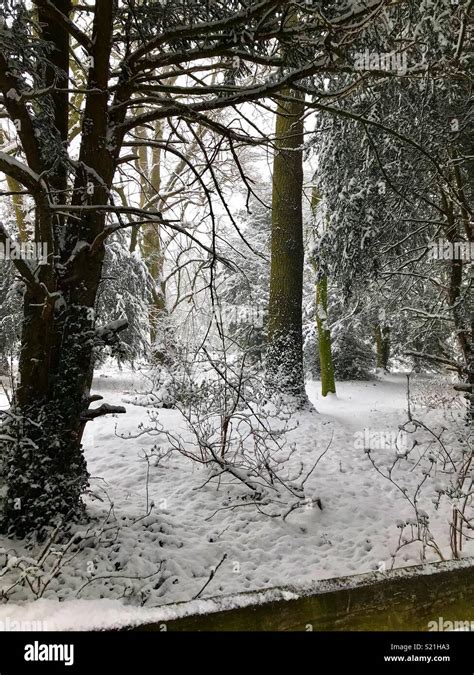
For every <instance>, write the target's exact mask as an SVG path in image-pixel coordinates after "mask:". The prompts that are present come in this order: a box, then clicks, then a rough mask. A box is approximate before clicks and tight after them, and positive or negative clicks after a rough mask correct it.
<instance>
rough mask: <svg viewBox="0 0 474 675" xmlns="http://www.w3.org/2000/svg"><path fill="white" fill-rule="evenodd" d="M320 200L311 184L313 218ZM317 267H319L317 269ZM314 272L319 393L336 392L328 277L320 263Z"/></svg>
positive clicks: (323, 394)
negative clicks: (329, 324)
mask: <svg viewBox="0 0 474 675" xmlns="http://www.w3.org/2000/svg"><path fill="white" fill-rule="evenodd" d="M319 201H320V197H319V192H318V189H317V187H316V185H314V186H313V191H312V195H311V210H312V212H313V218H314V217H315V216H316V211H317V208H318V204H319ZM318 267H319V269H318ZM313 269H314V271H315V274H316V327H317V329H318V346H319V372H320V373H321V395H322V396H327V395H328V394H329V393H331V394H335V393H336V380H335V375H334V362H333V358H332V346H331V331H330V329H329V326H328V278H327V275H326V273H325V272H324V271H323V269H322V268H321V263H320V262H319V264H318V262H317V261H316V257H315V260H314V264H313Z"/></svg>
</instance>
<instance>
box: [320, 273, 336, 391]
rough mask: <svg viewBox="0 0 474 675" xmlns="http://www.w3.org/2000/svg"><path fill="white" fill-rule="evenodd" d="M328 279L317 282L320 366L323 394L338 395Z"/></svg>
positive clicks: (324, 278) (323, 277)
mask: <svg viewBox="0 0 474 675" xmlns="http://www.w3.org/2000/svg"><path fill="white" fill-rule="evenodd" d="M327 319H328V278H327V276H326V275H323V276H321V277H320V278H319V279H318V281H317V282H316V326H317V329H318V342H319V366H320V371H321V394H322V396H327V395H328V394H329V393H331V394H335V393H336V380H335V377H334V363H333V359H332V349H331V331H330V330H329V327H328V323H327Z"/></svg>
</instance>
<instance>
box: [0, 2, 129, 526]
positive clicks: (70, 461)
mask: <svg viewBox="0 0 474 675" xmlns="http://www.w3.org/2000/svg"><path fill="white" fill-rule="evenodd" d="M55 6H56V7H57V8H58V9H60V11H61V12H62V14H63V15H64V16H68V15H69V13H70V10H71V3H70V2H69V1H68V0H59V1H58V2H56V3H55ZM45 11H46V13H45V14H44V16H43V10H42V9H40V10H39V24H40V25H41V26H42V27H43V37H44V38H45V39H46V40H48V41H49V42H51V43H52V44H53V46H54V49H53V50H52V52H51V54H52V56H51V60H52V62H53V64H54V66H55V69H57V70H55V72H50V73H48V72H47V74H46V80H47V82H46V84H48V78H57V77H58V75H57V73H58V72H62V73H64V76H63V78H62V79H63V80H64V81H66V74H67V71H68V60H69V35H68V32H67V30H65V28H64V27H63V25H62V24H61V23H60V22H58V23H57V22H56V20H55V19H54V16H53V17H51V15H50V14H49V11H48V10H45ZM112 26H113V3H112V1H111V0H104V2H103V3H100V4H98V6H97V9H96V15H95V22H94V30H93V34H92V44H93V45H94V47H93V56H94V60H93V63H92V65H91V67H90V71H89V89H91V90H92V91H91V92H90V94H89V95H88V97H87V101H86V105H85V111H84V119H85V120H87V124H86V127H85V128H84V129H83V138H82V142H81V150H80V155H79V162H78V167H79V168H78V169H77V172H76V178H75V184H74V193H73V194H74V196H73V198H72V202H71V204H72V206H73V207H76V208H78V209H83V210H82V211H81V217H80V218H77V217H74V216H71V217H70V218H67V217H66V216H63V215H57V214H55V213H54V212H53V211H51V210H49V211H48V204H49V202H48V200H45V199H42V198H41V197H37V199H36V232H35V239H36V241H41V242H43V243H46V244H47V246H48V263H47V264H46V265H43V266H41V267H40V269H39V273H38V279H37V280H35V279H34V278H33V277H31V278H30V280H29V281H28V282H27V283H26V284H25V293H24V298H23V322H22V336H21V350H20V359H19V375H18V384H17V388H16V392H15V400H14V406H13V410H12V413H13V414H12V417H11V422H10V438H11V437H13V438H14V439H15V440H14V441H13V442H12V441H9V440H8V439H7V441H6V446H7V450H8V477H7V481H8V491H7V497H6V501H5V504H4V508H3V514H2V521H1V527H2V529H3V530H4V531H7V532H8V533H11V534H17V535H19V536H23V535H24V534H26V533H28V532H31V531H33V530H37V531H39V532H41V531H42V529H43V528H44V527H45V526H47V525H51V524H53V523H54V522H55V521H56V520H57V519H58V518H66V517H69V518H70V517H71V516H73V515H78V514H79V513H80V512H81V510H82V509H81V506H82V503H81V495H82V494H83V493H84V490H85V488H86V486H87V484H88V478H89V476H88V472H87V468H86V462H85V459H84V456H83V450H82V444H81V439H82V434H83V431H84V427H85V424H86V422H87V420H88V419H93V418H94V417H96V416H98V414H99V412H98V411H94V412H92V411H91V410H88V408H89V404H90V402H91V398H90V387H91V383H92V373H93V363H94V354H95V350H96V348H97V346H98V343H100V341H101V340H102V339H105V338H102V337H101V335H100V333H98V332H97V331H96V329H95V317H94V308H95V302H96V297H97V291H98V287H99V283H100V278H101V272H102V262H103V258H104V245H103V241H102V239H101V236H102V235H103V233H104V225H105V215H104V212H103V211H101V210H96V209H93V208H90V207H91V206H94V205H99V204H107V202H108V197H109V190H110V186H111V184H112V179H113V175H114V171H115V166H116V161H117V155H118V152H119V145H120V144H119V143H117V144H116V145H115V149H114V150H110V149H109V148H108V145H107V143H108V142H107V124H108V115H107V105H108V103H107V98H108V92H107V85H108V78H109V59H110V51H111V32H112ZM0 65H1V64H0ZM0 74H1V73H0ZM2 77H3V80H0V85H1V86H2V89H5V88H8V86H11V85H10V83H9V81H8V77H11V75H9V74H8V73H6V74H5V71H3V75H2ZM51 81H52V80H51ZM61 89H62V90H61V91H58V90H56V91H55V92H54V94H53V95H52V101H53V110H54V128H55V129H56V130H57V131H58V134H59V137H60V139H58V141H59V144H61V145H62V147H64V146H65V145H66V144H67V138H68V94H67V89H66V87H64V88H61ZM7 90H8V89H7ZM14 105H16V102H13V103H11V105H10V108H13V106H14ZM18 109H19V111H18V112H16V110H14V109H12V110H9V113H10V114H11V115H12V117H15V116H16V115H21V114H23V118H24V123H23V124H22V129H23V133H24V136H23V138H22V144H23V147H24V149H25V152H26V154H27V156H28V160H29V163H30V165H31V166H32V168H33V170H35V171H37V172H38V173H41V172H42V173H44V174H47V180H48V189H49V194H50V200H53V203H54V202H56V203H58V202H59V203H61V202H62V201H65V199H66V195H67V164H66V162H65V161H63V158H62V157H61V156H60V155H59V156H56V157H54V158H52V159H51V160H50V161H51V162H52V164H51V165H48V164H46V165H45V164H44V162H45V161H46V162H47V161H48V159H46V160H44V159H42V154H41V152H39V148H38V147H35V145H34V144H35V143H40V142H41V141H40V140H36V139H37V137H36V136H35V134H34V133H28V125H29V124H31V122H29V121H28V117H27V116H26V114H25V112H24V110H21V109H20V106H18ZM111 145H113V144H111ZM56 160H57V161H56ZM45 180H46V179H45ZM87 207H89V208H87ZM53 253H54V256H53ZM25 274H27V270H26V271H25ZM113 411H114V409H113V407H109V406H104V408H103V413H104V414H105V412H113ZM115 411H116V412H124V410H123V409H120V408H117V409H116V410H115ZM0 450H1V448H0Z"/></svg>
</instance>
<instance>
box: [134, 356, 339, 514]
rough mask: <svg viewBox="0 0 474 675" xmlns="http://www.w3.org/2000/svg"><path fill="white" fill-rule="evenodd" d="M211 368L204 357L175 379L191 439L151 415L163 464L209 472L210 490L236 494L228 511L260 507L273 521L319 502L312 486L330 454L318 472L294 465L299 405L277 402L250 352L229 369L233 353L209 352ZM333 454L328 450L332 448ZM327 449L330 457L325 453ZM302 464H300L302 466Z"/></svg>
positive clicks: (155, 413)
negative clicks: (189, 464)
mask: <svg viewBox="0 0 474 675" xmlns="http://www.w3.org/2000/svg"><path fill="white" fill-rule="evenodd" d="M206 359H207V368H206V367H205V365H204V364H203V363H200V364H199V368H198V369H197V368H196V362H197V359H194V360H193V361H191V362H190V363H188V365H187V367H186V366H184V365H182V367H181V369H180V371H179V372H178V373H177V375H176V376H174V378H173V385H172V391H173V398H174V401H175V407H176V408H177V409H178V410H179V411H180V413H181V415H182V417H183V419H184V421H185V424H186V431H187V433H186V434H185V435H184V434H183V435H181V434H178V433H176V432H175V431H173V430H169V429H165V428H164V427H163V425H162V424H161V421H160V413H159V411H150V413H149V417H150V423H149V425H148V426H147V427H143V428H141V429H140V430H139V433H138V435H142V434H151V435H154V436H157V437H158V439H159V440H158V441H157V443H156V444H155V445H154V446H153V449H152V453H151V454H152V456H153V457H154V459H155V464H159V462H160V461H161V459H162V458H164V457H167V456H169V454H170V453H172V452H178V453H180V454H181V455H182V456H184V457H187V458H188V459H189V460H191V461H193V462H196V463H198V464H201V465H204V466H205V467H206V468H207V470H208V475H207V478H206V480H205V482H204V485H207V484H209V483H212V484H215V486H216V489H219V487H220V486H221V485H222V483H224V484H225V485H226V486H228V489H229V490H230V491H231V494H230V496H229V500H230V501H229V505H228V506H227V507H223V508H231V509H235V508H238V507H246V506H250V505H252V506H254V507H256V508H257V509H258V510H260V511H262V512H263V513H265V514H267V515H271V516H281V517H283V518H286V517H287V516H288V515H289V514H290V513H291V512H292V511H294V510H295V509H298V508H302V507H304V506H306V507H308V506H311V505H312V504H313V503H314V504H316V505H317V506H318V507H319V508H322V504H321V501H320V500H319V498H317V497H316V498H312V499H309V498H308V497H306V495H305V491H304V486H305V482H306V480H307V478H308V477H309V476H310V474H311V473H312V472H313V471H314V469H315V468H316V466H317V464H318V462H319V460H320V459H321V457H322V455H320V456H319V457H318V458H317V459H316V460H315V462H314V463H313V465H312V466H311V467H305V466H303V464H302V463H298V464H297V468H296V469H293V468H292V467H291V466H290V459H291V458H292V457H293V456H294V454H295V452H296V451H297V448H296V446H295V445H294V444H291V443H289V442H288V439H287V434H288V433H289V431H291V430H292V429H293V428H295V426H296V424H297V423H296V422H295V421H294V420H293V417H292V413H293V410H292V408H291V401H288V402H287V401H284V400H283V399H281V398H274V399H273V400H269V398H268V394H267V392H266V391H265V387H263V386H262V379H261V375H260V372H259V370H258V369H257V368H255V367H254V366H247V364H246V354H244V355H242V357H241V359H240V360H235V359H233V360H232V363H229V362H228V361H227V359H226V356H225V355H222V354H221V355H220V358H219V356H218V354H217V353H216V352H215V353H214V355H213V356H212V357H211V356H210V355H209V354H208V353H207V352H206ZM327 449H328V448H326V450H327ZM326 450H325V451H324V452H323V453H322V454H324V453H325V452H326ZM295 464H296V463H295Z"/></svg>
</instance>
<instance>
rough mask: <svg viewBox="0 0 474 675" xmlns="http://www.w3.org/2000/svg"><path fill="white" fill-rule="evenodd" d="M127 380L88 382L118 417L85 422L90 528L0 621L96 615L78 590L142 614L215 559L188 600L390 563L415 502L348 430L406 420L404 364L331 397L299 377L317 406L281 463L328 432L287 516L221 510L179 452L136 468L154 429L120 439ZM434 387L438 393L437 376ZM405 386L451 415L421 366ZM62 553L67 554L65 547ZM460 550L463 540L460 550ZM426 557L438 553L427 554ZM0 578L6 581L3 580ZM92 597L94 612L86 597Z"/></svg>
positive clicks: (435, 419) (127, 376) (125, 428)
mask: <svg viewBox="0 0 474 675" xmlns="http://www.w3.org/2000/svg"><path fill="white" fill-rule="evenodd" d="M138 380H139V378H138V375H137V374H135V373H132V372H130V371H122V372H121V371H118V370H111V369H110V368H109V369H107V371H106V372H102V373H99V375H98V376H97V378H96V380H95V392H96V393H99V394H101V395H103V396H104V399H105V400H106V401H107V402H108V403H112V404H124V401H127V402H126V403H125V407H126V409H127V414H126V415H118V416H116V417H105V418H99V419H98V420H96V421H94V422H91V423H90V424H88V427H87V432H86V436H85V448H86V457H87V461H88V465H89V470H90V472H91V475H92V477H93V480H92V488H93V490H92V491H93V495H91V496H90V497H88V509H89V513H90V514H91V515H92V516H93V522H92V524H86V525H83V526H81V527H80V528H77V530H78V531H81V532H83V533H84V532H85V531H86V530H87V528H88V527H89V528H90V529H89V532H88V534H89V535H90V534H91V531H92V530H95V535H96V536H95V537H93V538H90V539H88V540H87V542H86V543H85V544H82V545H81V546H79V547H78V549H77V550H76V549H75V548H71V549H70V550H69V553H68V554H67V555H65V556H64V558H63V562H62V566H61V572H60V574H59V575H58V576H57V577H56V578H54V579H53V580H52V581H51V583H50V584H49V586H48V587H47V590H46V591H45V592H44V594H43V598H44V599H43V600H40V601H37V602H36V603H35V604H34V605H31V604H30V605H29V607H26V606H24V607H23V608H20V607H16V606H15V605H18V604H20V605H21V604H22V603H25V602H26V601H31V600H32V599H33V596H32V593H31V591H29V590H27V589H23V588H18V589H15V590H14V591H13V593H12V594H11V598H10V600H9V602H8V603H6V604H4V605H3V606H2V605H0V622H1V621H2V620H3V619H4V618H5V617H12V616H14V617H15V619H16V620H21V618H22V617H23V619H24V620H31V619H32V618H36V619H41V620H43V621H46V624H47V622H48V616H52V614H53V612H54V611H56V619H55V621H54V628H60V627H61V625H67V626H68V627H71V616H72V615H73V614H75V613H76V616H77V620H76V621H75V622H74V620H72V625H74V626H75V627H77V628H85V627H87V625H88V624H90V625H96V626H97V625H105V624H106V623H107V620H106V619H104V618H103V620H102V621H101V620H100V619H99V617H98V616H96V617H94V618H93V617H92V616H91V614H90V612H89V610H87V609H86V608H87V606H88V603H78V602H77V601H78V600H86V601H91V600H96V599H103V603H102V608H103V610H104V616H105V617H107V616H110V615H111V614H113V612H114V611H116V609H117V603H113V602H111V601H113V600H119V601H120V602H121V603H122V604H127V605H133V606H136V607H137V609H136V610H133V611H134V612H139V611H140V609H139V608H140V607H143V611H145V610H148V609H149V608H153V607H158V606H161V605H164V604H170V603H175V602H181V601H188V600H191V599H192V598H193V597H194V596H195V595H197V594H199V592H200V591H201V589H202V588H203V586H204V585H205V584H206V581H207V580H208V579H209V575H210V574H211V570H212V568H213V567H216V566H218V565H219V567H218V569H217V572H216V575H215V577H214V578H213V579H212V581H211V582H210V583H209V585H208V586H207V587H206V588H205V590H204V591H203V592H202V594H201V595H200V598H206V597H210V596H218V595H222V594H230V593H240V592H242V591H251V590H262V589H268V588H271V587H275V586H284V585H291V586H294V585H295V584H296V585H305V584H311V583H313V582H315V581H317V580H322V579H329V578H333V577H338V576H345V575H352V574H358V573H363V572H368V571H371V570H382V571H383V570H384V569H389V568H390V567H391V565H392V553H393V552H394V550H395V549H396V545H397V542H398V537H399V534H400V530H399V529H398V528H397V521H398V522H399V521H400V520H403V521H406V520H408V519H409V518H413V515H414V513H413V510H412V508H411V507H410V504H409V503H408V502H407V500H406V499H405V498H404V496H403V494H402V493H401V492H400V490H399V489H397V487H396V486H395V485H393V484H391V483H390V482H388V481H387V480H385V479H384V478H383V477H382V476H380V475H379V474H378V473H377V472H376V471H375V470H374V468H373V467H372V465H371V463H370V460H369V457H368V455H367V453H366V452H365V451H364V448H363V444H364V442H363V440H361V439H363V438H364V437H365V439H367V438H368V435H367V434H368V433H369V431H365V432H364V430H370V433H372V440H373V439H374V438H375V439H376V438H377V437H379V436H380V433H383V434H385V438H394V437H395V435H396V433H397V431H398V427H399V425H400V424H402V423H403V422H405V421H406V419H407V413H406V378H405V376H404V375H403V374H395V375H387V376H383V377H381V378H379V379H377V380H375V381H370V382H346V383H339V384H338V394H337V398H336V397H334V396H332V397H327V398H326V399H324V398H322V397H321V396H320V395H319V391H320V389H319V387H320V385H319V383H318V382H311V383H309V384H308V387H307V391H308V395H309V397H310V399H311V401H312V402H313V404H314V406H315V408H316V410H317V412H301V413H298V414H297V415H296V418H295V419H296V421H297V422H298V427H297V428H296V429H295V430H294V431H292V432H290V436H291V438H290V440H291V441H292V442H294V443H295V444H296V448H297V452H296V453H295V455H294V456H293V458H292V460H291V461H292V462H296V463H297V462H300V461H302V462H304V463H305V464H306V465H307V466H311V465H312V463H314V461H315V459H316V458H317V457H318V456H319V455H320V454H321V453H322V452H323V451H324V449H325V448H326V447H327V445H328V443H329V441H330V439H331V436H332V442H331V444H330V447H329V450H328V451H327V453H326V454H325V455H324V456H323V458H322V459H321V461H320V462H319V464H318V466H317V468H316V470H315V471H314V473H313V474H312V475H311V476H310V478H309V479H308V481H307V483H306V485H305V493H306V496H307V497H308V504H307V506H305V507H303V508H301V509H298V510H295V511H293V512H292V513H291V514H290V515H289V516H288V518H287V519H286V520H282V519H281V518H270V517H267V516H266V515H264V514H262V513H261V512H259V511H258V510H256V509H255V508H254V507H252V506H249V507H239V508H235V509H232V508H228V507H230V506H232V505H233V502H232V501H231V500H229V497H231V496H232V494H233V492H232V490H233V489H235V488H229V487H228V486H225V485H222V484H221V485H220V487H219V488H218V487H217V484H216V483H215V482H208V483H207V484H206V485H205V486H204V487H201V486H202V485H203V483H205V481H206V479H207V477H208V474H207V472H206V469H204V468H202V467H201V466H199V465H198V466H197V465H195V464H193V463H192V462H190V461H189V460H188V459H186V458H184V457H182V456H181V455H179V454H173V455H172V456H171V457H170V458H168V459H166V460H164V461H163V462H162V463H160V464H159V465H158V466H155V465H154V463H153V462H151V463H150V466H148V463H147V462H146V461H145V460H144V458H143V451H144V450H148V451H149V450H150V449H151V447H152V445H153V444H154V443H156V442H157V438H156V437H150V436H146V435H145V436H141V437H139V438H129V439H124V438H122V437H121V436H122V435H125V436H126V435H128V434H129V433H130V434H132V436H133V435H134V434H136V432H137V429H138V428H139V425H140V424H141V423H143V424H145V425H147V424H148V414H147V409H146V408H144V407H143V406H138V405H134V404H132V403H130V402H129V401H131V400H133V395H131V392H132V393H133V390H134V389H135V388H136V389H140V388H141V387H143V385H142V384H141V383H140V382H139V381H138ZM430 387H434V391H435V392H436V394H435V395H434V396H433V395H432V394H430V393H429V392H430ZM444 388H445V389H446V391H450V387H449V384H448V383H446V384H445V387H444ZM412 389H413V392H414V399H415V411H416V413H417V415H418V416H424V417H422V418H423V419H428V418H429V420H430V423H432V424H439V423H440V422H441V419H442V417H443V416H446V415H453V414H455V413H456V411H453V410H449V409H445V410H442V409H441V408H439V409H436V410H430V411H427V410H426V409H425V408H424V407H423V402H424V400H425V399H427V400H428V399H429V400H430V401H431V404H432V403H433V400H437V397H438V398H439V399H440V400H441V401H442V390H443V386H441V387H439V386H435V385H434V384H433V383H432V382H431V380H430V378H428V376H423V375H419V376H416V378H415V381H414V382H413V383H412ZM440 390H441V395H440ZM423 392H424V393H423ZM427 392H428V393H427ZM440 406H442V402H441V403H440ZM159 416H160V421H161V422H162V424H163V426H164V427H165V428H166V429H169V430H172V431H174V432H175V433H179V432H181V433H185V431H184V427H183V420H182V418H181V416H180V413H179V412H178V411H176V410H172V409H171V410H160V413H159ZM374 433H375V436H374ZM364 434H365V436H364ZM377 434H378V436H377ZM387 434H392V436H387ZM394 452H395V450H394V448H387V447H386V448H384V449H374V450H373V452H372V456H373V457H374V459H376V460H377V461H379V460H380V461H381V462H386V461H389V460H390V459H391V458H393V455H394ZM415 464H416V462H415V461H414V460H413V459H411V458H410V460H409V461H405V462H404V463H403V462H402V469H401V470H400V473H399V474H398V476H397V482H398V483H399V484H400V485H401V486H402V487H404V488H406V489H407V491H408V492H407V494H411V493H412V492H413V491H414V490H415V489H416V485H417V484H418V482H419V481H420V474H419V472H418V471H417V467H416V466H415ZM147 471H148V472H149V473H148V480H147ZM435 480H436V479H434V478H430V479H429V480H427V481H426V483H425V485H424V487H423V489H422V491H421V493H420V500H419V504H420V508H422V509H423V510H424V511H426V512H427V514H428V515H429V517H430V530H431V532H432V534H433V536H434V538H435V540H436V541H437V543H438V545H439V546H440V547H441V549H442V552H443V554H444V555H445V556H446V557H447V558H449V557H450V551H449V529H448V523H449V519H450V512H451V506H450V504H449V503H448V501H447V500H444V501H442V502H441V506H440V508H439V509H438V510H436V509H435V506H434V504H433V498H434V497H435V496H436V492H435V487H434V485H435ZM315 497H319V498H320V499H321V502H322V506H323V510H320V509H319V508H318V507H317V506H316V505H313V506H311V504H310V500H311V499H312V498H315ZM147 502H148V507H149V506H150V504H151V502H153V503H154V507H153V509H152V510H151V513H149V514H148V515H146V513H147ZM224 507H227V508H224ZM149 510H150V508H148V511H149ZM1 548H3V549H5V550H8V549H9V550H10V554H11V553H12V549H14V550H15V553H16V554H17V555H20V554H22V550H21V547H20V546H19V544H18V542H13V541H8V540H5V538H3V540H2V539H1V538H0V549H1ZM58 550H59V549H58ZM71 552H75V555H73V557H72V556H71V555H70V553H71ZM473 554H474V547H472V542H471V548H466V549H465V551H464V555H473ZM29 555H31V552H30V553H29ZM224 555H225V556H226V557H225V559H224V560H223V558H224ZM71 557H72V559H71V560H69V558H71ZM427 557H428V560H436V559H437V558H436V556H435V555H434V553H433V552H430V551H428V555H427ZM66 560H69V562H65V561H66ZM222 560H223V562H222ZM419 562H420V546H419V545H418V544H412V545H410V546H407V547H405V548H404V549H403V550H402V551H401V552H400V554H399V555H398V556H397V558H396V560H395V565H396V566H407V565H413V564H418V563H419ZM0 563H2V557H0ZM220 563H221V564H220ZM0 581H1V582H2V583H1V584H0V586H3V587H5V584H4V579H1V580H0ZM45 600H47V601H48V602H45ZM58 601H71V602H72V601H74V604H71V605H69V608H70V610H71V611H67V610H66V607H67V606H68V605H67V604H66V605H64V608H65V611H62V612H61V611H60V612H59V616H61V614H62V615H63V616H64V617H65V619H64V622H63V623H62V622H61V620H60V619H58V618H57V616H58V612H57V610H58V609H59V608H58V604H57V603H58ZM92 606H93V607H94V612H97V611H98V610H97V608H98V605H97V603H94V604H93V605H92ZM114 607H115V610H114ZM35 608H36V610H37V611H35ZM66 617H67V620H66ZM104 622H105V623H104ZM47 627H49V626H47Z"/></svg>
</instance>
